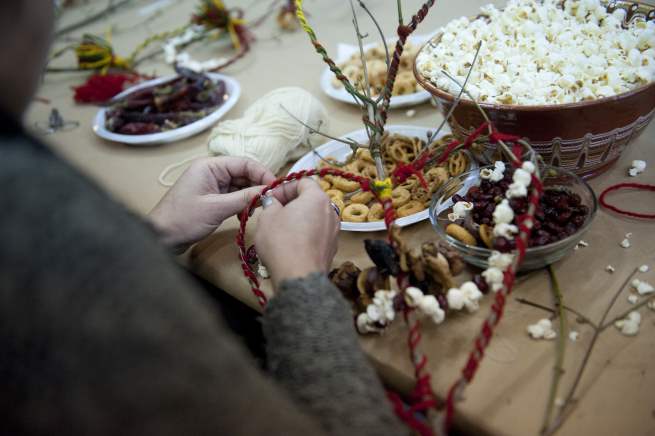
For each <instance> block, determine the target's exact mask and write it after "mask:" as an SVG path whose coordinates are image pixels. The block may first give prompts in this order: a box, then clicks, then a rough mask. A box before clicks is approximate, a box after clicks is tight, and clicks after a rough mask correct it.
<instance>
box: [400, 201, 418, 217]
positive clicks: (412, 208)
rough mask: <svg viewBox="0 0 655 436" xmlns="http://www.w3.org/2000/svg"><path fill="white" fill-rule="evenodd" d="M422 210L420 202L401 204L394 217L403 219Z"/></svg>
mask: <svg viewBox="0 0 655 436" xmlns="http://www.w3.org/2000/svg"><path fill="white" fill-rule="evenodd" d="M423 209H425V207H423V203H421V202H420V201H416V200H411V201H408V202H407V203H405V204H403V205H402V206H400V207H399V208H397V209H396V215H397V216H398V218H403V217H406V216H410V215H414V214H415V213H418V212H420V211H422V210H423Z"/></svg>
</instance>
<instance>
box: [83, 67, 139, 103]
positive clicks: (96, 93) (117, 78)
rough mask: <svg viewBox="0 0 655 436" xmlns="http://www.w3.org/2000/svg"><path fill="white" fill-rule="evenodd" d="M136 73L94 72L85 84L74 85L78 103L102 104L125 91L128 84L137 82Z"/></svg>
mask: <svg viewBox="0 0 655 436" xmlns="http://www.w3.org/2000/svg"><path fill="white" fill-rule="evenodd" d="M139 79H140V76H138V75H136V74H105V75H101V74H94V75H92V76H91V77H89V78H88V79H87V81H86V83H84V85H81V86H76V87H73V90H74V91H75V97H74V98H75V102H76V103H91V104H102V103H106V102H107V101H109V100H110V99H111V98H113V97H114V96H116V95H117V94H119V93H121V92H123V90H125V88H126V87H127V85H129V84H133V83H136V82H137V81H138V80H139Z"/></svg>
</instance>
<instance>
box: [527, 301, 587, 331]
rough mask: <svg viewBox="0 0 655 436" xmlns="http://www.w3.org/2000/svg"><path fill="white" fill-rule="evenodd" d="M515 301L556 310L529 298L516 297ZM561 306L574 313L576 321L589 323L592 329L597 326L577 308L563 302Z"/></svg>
mask: <svg viewBox="0 0 655 436" xmlns="http://www.w3.org/2000/svg"><path fill="white" fill-rule="evenodd" d="M516 301H517V302H519V303H521V304H525V305H526V306H532V307H536V308H537V309H542V310H545V311H547V312H550V313H552V314H555V313H556V310H555V309H553V308H552V307H548V306H544V305H543V304H539V303H535V302H534V301H530V300H527V299H525V298H517V299H516ZM562 308H563V309H564V310H566V311H568V312H571V313H572V314H574V315H576V316H577V317H578V318H577V321H578V322H581V323H583V324H589V325H590V326H591V327H592V328H593V329H597V328H598V326H597V325H596V323H594V322H593V321H592V320H590V319H589V318H587V317H586V316H584V315H583V314H581V313H580V312H578V311H577V310H575V309H573V308H571V307H568V306H566V305H564V304H563V305H562Z"/></svg>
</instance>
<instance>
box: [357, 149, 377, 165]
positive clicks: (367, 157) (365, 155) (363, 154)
mask: <svg viewBox="0 0 655 436" xmlns="http://www.w3.org/2000/svg"><path fill="white" fill-rule="evenodd" d="M355 158H356V159H361V160H363V161H365V162H368V163H372V164H374V163H375V161H374V160H373V156H371V150H369V149H368V148H358V149H357V151H356V152H355Z"/></svg>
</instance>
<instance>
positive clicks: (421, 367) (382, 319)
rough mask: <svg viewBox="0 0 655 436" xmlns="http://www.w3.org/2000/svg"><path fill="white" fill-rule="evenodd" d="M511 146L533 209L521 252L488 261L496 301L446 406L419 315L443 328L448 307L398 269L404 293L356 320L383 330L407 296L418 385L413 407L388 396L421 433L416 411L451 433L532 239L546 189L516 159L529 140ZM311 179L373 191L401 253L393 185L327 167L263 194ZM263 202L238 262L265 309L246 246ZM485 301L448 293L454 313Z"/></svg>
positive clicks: (520, 228) (425, 428)
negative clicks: (433, 381) (433, 379)
mask: <svg viewBox="0 0 655 436" xmlns="http://www.w3.org/2000/svg"><path fill="white" fill-rule="evenodd" d="M483 127H484V128H489V129H490V131H492V132H494V130H493V128H492V127H490V126H489V125H487V124H486V123H485V125H484V126H483ZM480 131H482V129H477V130H476V132H474V135H472V136H471V137H469V138H467V140H466V141H465V142H464V144H462V143H461V142H460V141H453V142H451V143H450V144H448V146H447V147H446V150H445V151H444V152H443V154H442V155H441V156H440V157H439V158H438V159H437V160H438V161H439V160H442V159H445V158H447V157H448V155H450V153H452V152H453V151H454V150H456V149H457V148H458V146H462V145H466V144H468V145H466V146H467V147H468V146H470V144H472V143H473V141H475V140H476V139H477V138H478V137H479V136H480ZM492 136H495V140H494V138H493V137H492V138H490V141H491V142H497V143H499V145H501V146H502V147H504V148H507V145H506V144H505V143H504V141H503V140H498V137H499V136H502V137H504V138H505V139H507V136H505V135H501V134H497V133H496V135H492ZM510 143H512V144H513V146H514V147H513V151H510V153H509V155H510V158H511V162H510V163H511V164H512V165H513V166H514V167H515V168H516V170H515V173H516V171H519V170H522V171H523V172H520V173H519V175H518V176H516V177H515V183H521V184H523V185H527V186H526V190H527V189H528V188H529V192H530V194H529V207H528V210H527V212H526V213H525V214H523V215H520V216H518V217H517V218H516V221H517V223H518V225H516V226H515V227H516V231H511V232H510V233H511V234H512V238H513V239H514V240H515V242H516V253H515V254H508V253H499V252H493V253H492V255H491V256H490V257H489V268H488V269H487V270H486V271H484V272H483V277H484V278H485V280H486V281H487V283H488V284H489V286H490V288H491V289H492V290H493V291H494V292H495V296H494V303H493V304H492V306H491V312H490V314H489V316H488V317H487V318H486V320H485V321H484V323H483V325H482V328H481V331H480V333H479V334H478V336H477V337H476V339H475V341H474V344H475V345H474V348H473V350H472V351H471V353H470V354H469V357H468V359H467V362H466V364H465V366H464V367H463V369H462V372H461V376H460V377H459V378H458V379H457V380H456V381H455V382H454V383H453V384H452V385H451V388H450V389H449V391H448V394H447V396H446V400H445V402H438V401H437V397H436V395H435V394H434V392H433V391H432V388H431V385H430V375H429V374H428V373H426V371H425V370H426V366H427V357H426V356H425V354H423V353H422V352H421V351H420V350H419V344H420V340H421V331H420V321H419V315H421V316H422V317H428V318H431V319H432V320H433V321H434V322H435V323H437V324H440V323H441V322H443V321H444V319H445V312H444V310H443V307H441V305H440V304H439V302H438V300H437V299H436V298H435V297H434V296H432V295H424V294H423V292H422V291H421V290H420V289H418V288H415V287H412V286H409V278H408V275H407V273H405V272H403V271H399V272H398V274H396V275H395V277H396V281H397V285H398V289H399V290H398V291H394V290H379V291H378V292H376V294H375V296H374V299H373V302H372V304H371V305H369V306H368V307H367V310H366V313H365V315H364V316H362V315H361V314H360V315H359V316H358V318H357V326H358V329H359V330H360V331H366V330H369V331H379V330H380V328H379V325H380V324H383V325H388V324H389V323H390V322H391V321H393V320H394V319H395V318H396V315H397V314H396V310H395V308H394V306H395V305H394V302H395V301H397V299H398V297H399V296H400V297H402V300H403V301H404V303H405V304H402V305H401V307H400V311H401V312H402V315H403V319H404V320H405V322H406V324H407V325H408V327H409V337H408V344H409V351H410V358H411V361H412V363H413V365H414V369H415V376H416V379H417V383H416V387H415V390H414V393H413V395H412V399H413V400H414V402H413V404H412V406H411V407H410V408H409V409H406V408H405V407H404V406H403V403H402V402H401V401H400V399H399V397H397V395H396V394H393V393H389V397H390V399H391V400H392V402H393V404H394V409H395V411H396V413H397V414H398V415H399V416H400V417H401V418H402V419H403V420H404V421H405V422H406V423H407V424H408V425H410V426H411V427H412V428H414V429H415V430H417V431H419V433H420V434H422V435H431V434H433V431H432V429H431V428H430V426H429V425H426V424H425V423H424V422H422V421H420V420H418V419H417V418H416V417H415V415H414V413H415V412H419V411H423V412H429V413H428V416H430V415H433V414H436V418H437V419H439V420H440V422H441V424H439V425H440V426H441V428H440V429H439V430H443V431H444V432H447V431H448V429H449V428H450V426H451V424H452V419H453V415H454V411H455V402H456V401H458V400H460V399H461V398H462V394H463V391H464V389H465V387H466V386H467V385H468V384H469V383H470V382H471V381H472V379H473V377H474V375H475V373H476V371H477V369H478V367H479V364H480V362H481V360H482V359H483V357H484V350H485V349H486V347H487V346H488V345H489V343H490V341H491V338H492V336H493V332H494V329H495V327H496V325H497V324H498V322H500V319H501V318H502V315H503V310H504V306H505V302H506V299H507V296H508V295H509V294H510V293H511V290H512V287H513V284H514V280H515V275H516V271H517V269H518V266H519V265H520V263H521V262H522V260H523V257H524V256H525V250H526V248H527V238H528V235H529V234H530V231H531V229H532V226H533V223H534V213H535V211H536V209H537V206H538V203H539V198H540V196H541V194H542V192H543V186H542V183H541V180H540V176H539V171H538V167H537V166H536V165H535V162H533V161H526V162H521V161H520V160H518V159H517V158H516V155H522V154H523V153H519V152H520V151H523V149H522V146H526V145H527V144H526V143H525V142H524V141H518V139H513V141H510ZM508 151H509V150H508ZM526 151H531V149H529V145H528V150H526ZM525 173H527V174H528V177H526V176H525ZM311 176H318V177H319V178H323V177H325V176H338V177H343V178H345V179H347V180H351V181H355V182H357V183H359V185H360V187H361V189H362V190H363V191H367V192H372V193H373V194H374V196H375V197H376V199H377V200H378V201H380V203H381V204H382V207H383V210H384V217H385V220H384V221H385V225H386V227H387V230H388V241H389V244H390V245H391V246H392V247H393V248H394V249H396V250H397V249H398V237H397V234H396V232H397V228H396V227H395V226H394V221H395V217H396V214H395V210H394V208H393V205H392V202H391V197H390V188H391V187H390V186H388V185H387V184H386V183H385V182H384V181H382V182H381V181H379V180H371V179H368V178H365V177H362V176H358V175H355V174H351V173H347V172H344V171H342V170H340V169H337V168H330V167H324V168H322V169H311V170H306V171H299V172H297V173H292V174H289V175H287V176H286V177H283V178H280V179H278V180H276V181H275V182H273V183H272V184H270V185H268V186H267V187H265V188H264V189H263V190H262V192H261V195H262V196H263V195H265V194H266V193H267V192H269V191H271V190H273V189H275V188H276V187H278V186H280V185H281V184H283V183H286V182H290V181H293V180H299V179H301V178H304V177H311ZM260 198H261V197H255V198H254V199H253V200H252V201H251V203H250V204H249V206H248V207H247V208H246V209H244V210H243V212H242V213H241V215H240V217H239V219H240V227H239V231H238V234H237V238H236V243H237V246H238V249H239V258H240V262H241V266H242V269H243V272H244V275H245V276H246V278H247V279H248V280H249V282H250V284H251V288H252V292H253V294H254V295H255V297H256V298H257V300H258V302H259V304H260V305H261V306H262V308H264V307H265V305H266V302H267V298H266V295H265V294H264V292H263V291H262V290H261V288H260V282H259V279H258V277H257V274H256V272H255V271H254V270H253V268H252V267H251V262H252V258H253V256H254V255H255V254H254V249H253V248H252V247H250V249H247V247H246V242H245V240H246V239H245V234H246V224H247V221H248V219H249V217H250V216H251V215H252V213H253V212H254V210H255V208H256V207H257V204H258V202H259V200H260ZM508 209H509V210H508ZM497 210H498V211H499V212H498V213H497V214H495V215H496V217H497V225H503V224H504V225H508V224H507V221H508V220H509V217H510V215H513V211H512V212H511V213H510V211H511V208H509V206H508V204H506V203H505V202H501V203H499V205H498V206H497ZM496 217H495V219H496ZM512 218H513V216H512ZM481 297H482V293H481V292H480V290H479V289H478V287H477V286H476V285H475V283H474V282H471V281H469V282H465V283H464V284H462V285H460V286H459V287H452V288H450V289H449V290H448V293H447V299H448V306H449V307H450V308H451V309H454V310H461V309H466V310H468V311H475V310H477V309H478V301H479V300H480V299H481ZM369 320H375V321H376V323H371V322H368V321H369Z"/></svg>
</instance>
